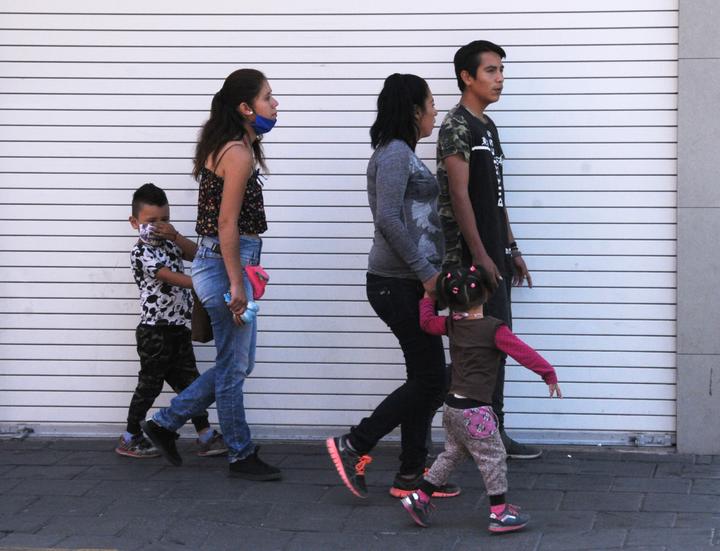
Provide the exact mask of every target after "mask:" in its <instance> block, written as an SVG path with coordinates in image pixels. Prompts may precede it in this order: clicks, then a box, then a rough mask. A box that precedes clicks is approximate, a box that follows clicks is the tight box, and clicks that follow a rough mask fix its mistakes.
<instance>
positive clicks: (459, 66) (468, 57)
mask: <svg viewBox="0 0 720 551" xmlns="http://www.w3.org/2000/svg"><path fill="white" fill-rule="evenodd" d="M485 52H492V53H494V54H497V55H499V56H500V59H505V50H503V49H502V48H501V47H500V46H498V45H497V44H493V43H492V42H488V41H487V40H474V41H472V42H470V44H466V45H465V46H463V47H462V48H460V49H459V50H458V51H457V52H455V57H454V58H453V64H454V65H455V77H456V78H457V83H458V88H460V91H461V92H463V91H465V83H464V82H463V79H462V78H460V73H462V72H463V71H467V72H468V73H469V74H470V75H472V77H473V78H475V77H476V75H477V70H478V67H479V66H480V56H481V55H482V54H483V53H485Z"/></svg>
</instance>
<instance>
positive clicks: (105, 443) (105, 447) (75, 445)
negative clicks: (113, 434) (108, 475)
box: [28, 433, 120, 455]
mask: <svg viewBox="0 0 720 551" xmlns="http://www.w3.org/2000/svg"><path fill="white" fill-rule="evenodd" d="M119 436H120V433H118V437H119ZM29 440H30V439H28V441H29ZM45 442H46V445H47V447H48V448H50V449H52V450H59V451H71V452H81V451H106V452H112V451H113V450H114V449H115V445H116V444H117V438H57V439H54V440H46V441H45ZM111 455H115V454H113V453H111Z"/></svg>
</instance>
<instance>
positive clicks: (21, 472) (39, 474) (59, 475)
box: [4, 465, 87, 480]
mask: <svg viewBox="0 0 720 551" xmlns="http://www.w3.org/2000/svg"><path fill="white" fill-rule="evenodd" d="M85 470H87V467H83V466H70V465H49V466H44V467H40V466H35V465H19V466H17V467H15V468H14V469H13V470H11V471H9V472H8V473H6V474H5V475H4V476H5V477H7V478H14V479H17V478H20V479H25V480H38V479H66V480H69V479H71V478H75V477H76V476H78V475H79V474H80V473H82V472H83V471H85Z"/></svg>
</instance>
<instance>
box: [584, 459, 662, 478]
mask: <svg viewBox="0 0 720 551" xmlns="http://www.w3.org/2000/svg"><path fill="white" fill-rule="evenodd" d="M673 465H674V463H673ZM655 469H656V465H655V464H654V463H634V462H631V461H621V462H620V463H618V462H617V461H584V462H582V463H581V464H580V467H579V473H580V474H610V475H615V476H630V477H647V478H650V477H652V476H653V474H654V473H655Z"/></svg>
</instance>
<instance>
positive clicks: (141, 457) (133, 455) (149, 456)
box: [115, 448, 162, 459]
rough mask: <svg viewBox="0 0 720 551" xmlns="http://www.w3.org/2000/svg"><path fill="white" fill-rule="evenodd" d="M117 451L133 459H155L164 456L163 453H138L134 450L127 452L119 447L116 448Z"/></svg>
mask: <svg viewBox="0 0 720 551" xmlns="http://www.w3.org/2000/svg"><path fill="white" fill-rule="evenodd" d="M115 453H116V454H118V455H122V456H123V457H132V458H133V459H155V458H157V457H162V454H160V453H154V454H151V455H137V454H134V453H132V452H126V451H125V450H121V449H119V448H115Z"/></svg>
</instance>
